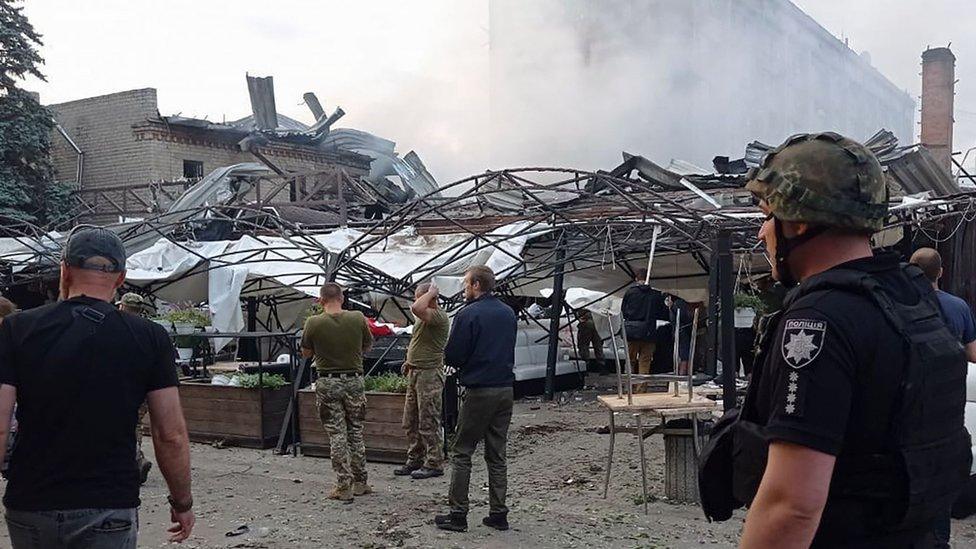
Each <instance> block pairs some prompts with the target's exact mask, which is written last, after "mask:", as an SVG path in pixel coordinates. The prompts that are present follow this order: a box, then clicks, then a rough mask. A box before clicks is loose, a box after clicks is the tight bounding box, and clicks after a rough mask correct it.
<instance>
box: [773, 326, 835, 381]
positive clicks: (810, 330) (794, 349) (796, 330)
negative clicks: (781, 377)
mask: <svg viewBox="0 0 976 549" xmlns="http://www.w3.org/2000/svg"><path fill="white" fill-rule="evenodd" d="M785 322H786V325H785V327H784V328H783V360H785V361H786V364H788V365H789V366H790V367H791V368H795V369H800V368H802V367H804V366H806V365H807V364H810V363H811V362H813V361H814V360H816V358H817V355H819V354H820V350H821V349H823V344H824V337H826V335H827V323H826V322H824V321H822V320H804V319H799V318H791V319H788V320H786V321H785Z"/></svg>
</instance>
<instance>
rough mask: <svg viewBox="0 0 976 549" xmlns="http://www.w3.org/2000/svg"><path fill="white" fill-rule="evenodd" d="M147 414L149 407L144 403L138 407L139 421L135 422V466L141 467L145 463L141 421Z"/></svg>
mask: <svg viewBox="0 0 976 549" xmlns="http://www.w3.org/2000/svg"><path fill="white" fill-rule="evenodd" d="M147 413H149V405H148V404H146V403H145V402H143V403H142V406H140V407H139V419H138V420H136V464H137V465H138V466H139V467H142V464H143V463H145V462H146V455H145V454H144V453H142V420H143V418H145V417H146V414H147Z"/></svg>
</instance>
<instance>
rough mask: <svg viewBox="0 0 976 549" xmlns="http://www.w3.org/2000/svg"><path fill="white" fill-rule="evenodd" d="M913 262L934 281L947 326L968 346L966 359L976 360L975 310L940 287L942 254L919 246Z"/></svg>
mask: <svg viewBox="0 0 976 549" xmlns="http://www.w3.org/2000/svg"><path fill="white" fill-rule="evenodd" d="M911 262H912V263H914V264H915V265H918V266H919V267H921V269H922V271H924V272H925V276H926V277H927V278H928V279H929V280H930V281H931V282H932V287H933V288H935V294H936V295H937V296H938V298H939V305H941V306H942V318H943V319H944V320H945V323H946V326H948V327H949V331H950V332H952V333H953V334H954V335H955V336H956V337H958V338H959V341H960V342H961V343H962V344H963V345H964V346H965V347H966V359H967V360H969V362H976V321H974V320H973V311H972V309H970V308H969V304H967V303H966V302H965V301H963V300H962V299H960V298H958V297H956V296H954V295H952V294H950V293H948V292H943V291H942V290H940V289H939V279H940V278H942V256H941V255H939V252H937V251H936V250H934V249H932V248H919V249H918V250H916V251H915V253H914V254H912V259H911Z"/></svg>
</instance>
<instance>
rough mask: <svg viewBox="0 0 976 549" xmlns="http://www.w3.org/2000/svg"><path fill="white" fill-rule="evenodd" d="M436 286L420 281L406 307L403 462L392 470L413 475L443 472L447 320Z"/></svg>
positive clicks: (415, 476) (448, 325)
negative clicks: (409, 317) (409, 323)
mask: <svg viewBox="0 0 976 549" xmlns="http://www.w3.org/2000/svg"><path fill="white" fill-rule="evenodd" d="M437 293H438V292H437V286H435V285H433V284H421V285H419V286H417V291H416V292H415V293H414V302H413V305H412V306H411V307H410V311H411V312H412V313H413V314H414V316H415V317H417V323H416V324H414V325H413V334H412V336H411V338H410V346H409V347H407V361H406V362H404V363H403V373H404V374H405V375H407V377H408V380H409V384H408V386H407V398H406V401H405V402H404V406H403V428H404V429H406V430H407V441H408V442H409V448H408V449H407V463H406V464H405V465H404V466H403V467H398V468H397V469H395V470H394V471H393V474H395V475H399V476H405V475H410V476H411V477H412V478H415V479H424V478H431V477H439V476H442V475H443V474H444V436H443V432H442V431H441V401H442V394H443V391H444V346H445V345H447V335H448V331H449V330H450V321H449V320H448V318H447V313H445V312H444V311H442V310H441V309H440V307H438V306H437Z"/></svg>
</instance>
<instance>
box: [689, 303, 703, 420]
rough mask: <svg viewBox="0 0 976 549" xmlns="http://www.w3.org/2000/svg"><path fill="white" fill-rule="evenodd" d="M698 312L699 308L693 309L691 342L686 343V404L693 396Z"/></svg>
mask: <svg viewBox="0 0 976 549" xmlns="http://www.w3.org/2000/svg"><path fill="white" fill-rule="evenodd" d="M700 310H701V309H700V308H696V309H695V315H694V316H693V317H692V320H691V341H690V342H688V402H691V399H692V397H693V396H694V395H693V393H694V390H693V389H692V383H693V382H694V381H695V347H696V345H695V343H696V341H697V340H698V312H699V311H700Z"/></svg>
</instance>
